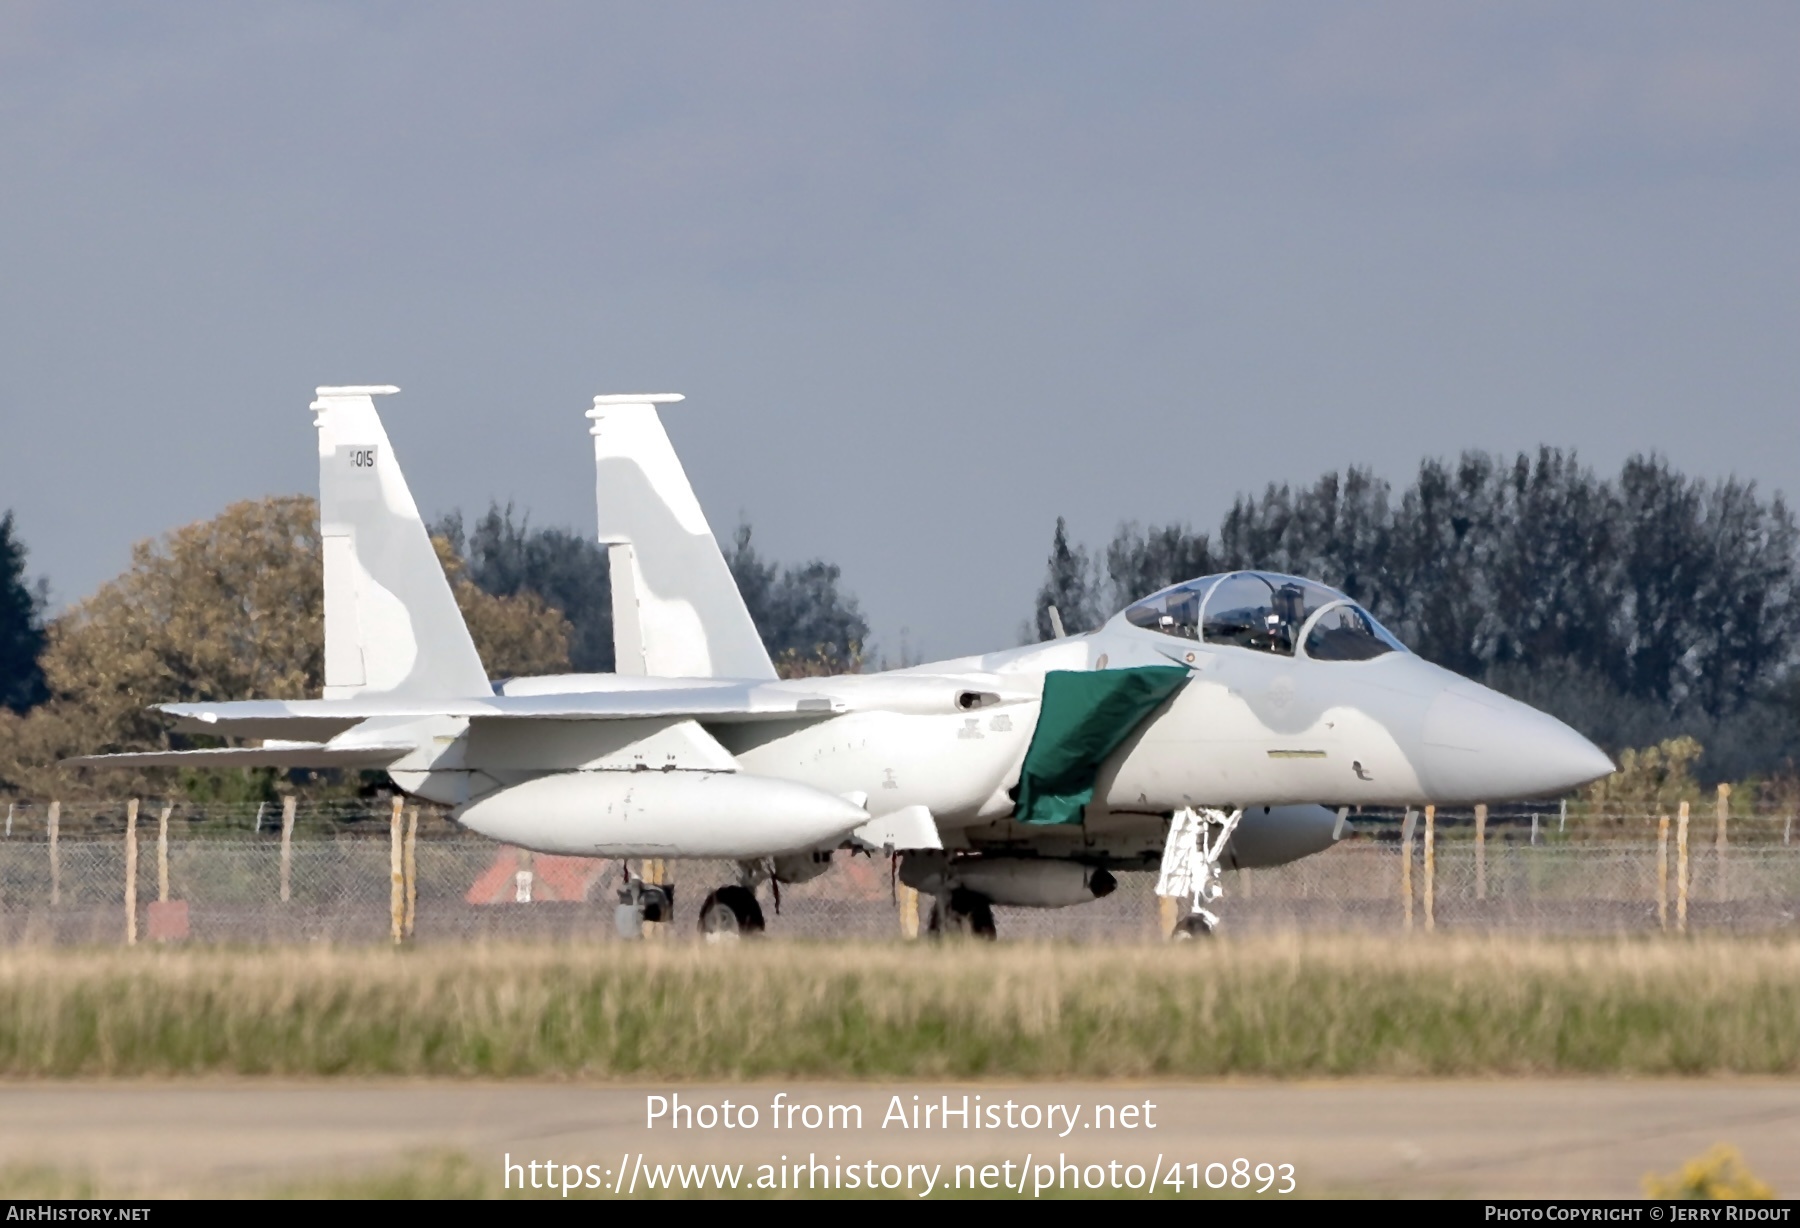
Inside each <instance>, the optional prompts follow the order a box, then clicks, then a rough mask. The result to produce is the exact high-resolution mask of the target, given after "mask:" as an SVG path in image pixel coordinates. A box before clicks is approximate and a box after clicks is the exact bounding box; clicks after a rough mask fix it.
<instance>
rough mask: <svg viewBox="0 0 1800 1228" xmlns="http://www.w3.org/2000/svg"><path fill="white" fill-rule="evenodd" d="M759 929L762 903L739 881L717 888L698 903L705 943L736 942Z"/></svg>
mask: <svg viewBox="0 0 1800 1228" xmlns="http://www.w3.org/2000/svg"><path fill="white" fill-rule="evenodd" d="M762 932H763V911H762V905H761V904H758V903H757V902H756V893H755V892H753V891H751V890H750V888H748V887H746V886H743V885H742V884H740V883H733V884H732V885H731V886H729V887H720V888H719V889H718V890H717V891H715V892H713V893H712V894H710V895H708V896H707V897H706V899H705V900H704V901H703V902H702V903H701V905H700V936H701V937H702V938H704V939H705V940H706V941H707V942H735V941H736V940H737V939H739V938H745V937H750V936H753V935H757V934H760V933H762Z"/></svg>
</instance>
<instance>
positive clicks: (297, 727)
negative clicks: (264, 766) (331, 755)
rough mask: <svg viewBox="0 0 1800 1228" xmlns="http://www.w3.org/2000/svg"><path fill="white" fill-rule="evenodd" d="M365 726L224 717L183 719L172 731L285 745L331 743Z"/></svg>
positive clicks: (346, 719) (349, 719)
mask: <svg viewBox="0 0 1800 1228" xmlns="http://www.w3.org/2000/svg"><path fill="white" fill-rule="evenodd" d="M361 723H362V718H361V717H360V716H328V717H317V716H278V717H273V718H270V717H247V718H245V719H242V720H237V719H233V718H230V717H224V718H220V719H217V720H201V719H198V718H196V717H191V716H184V717H182V718H181V719H180V720H178V721H176V722H175V723H174V724H173V725H172V726H170V728H172V729H173V730H174V731H175V732H176V733H203V734H206V735H207V736H208V737H213V738H278V739H280V740H281V741H283V742H329V741H331V739H333V738H335V737H337V736H338V734H340V733H343V732H344V731H345V730H347V729H351V728H354V727H355V726H357V725H359V724H361Z"/></svg>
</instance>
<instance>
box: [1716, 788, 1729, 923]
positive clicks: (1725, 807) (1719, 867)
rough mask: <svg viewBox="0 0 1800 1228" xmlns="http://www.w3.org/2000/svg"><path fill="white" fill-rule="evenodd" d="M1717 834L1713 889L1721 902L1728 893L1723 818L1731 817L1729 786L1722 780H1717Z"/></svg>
mask: <svg viewBox="0 0 1800 1228" xmlns="http://www.w3.org/2000/svg"><path fill="white" fill-rule="evenodd" d="M1717 808H1718V816H1719V835H1718V838H1717V840H1716V841H1715V842H1714V844H1713V862H1714V865H1715V867H1716V868H1715V872H1714V874H1713V879H1714V884H1713V890H1714V891H1715V892H1716V893H1717V894H1718V897H1719V903H1721V904H1723V903H1724V902H1725V900H1726V897H1727V896H1729V895H1730V892H1729V891H1728V890H1727V885H1726V882H1725V820H1726V819H1728V818H1730V817H1731V786H1730V785H1728V784H1726V783H1725V782H1724V781H1720V782H1719V800H1718V807H1717Z"/></svg>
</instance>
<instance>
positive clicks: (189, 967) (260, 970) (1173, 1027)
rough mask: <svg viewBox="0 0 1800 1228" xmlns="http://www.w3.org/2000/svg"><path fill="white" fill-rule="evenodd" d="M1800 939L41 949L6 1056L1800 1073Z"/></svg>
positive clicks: (591, 1065)
mask: <svg viewBox="0 0 1800 1228" xmlns="http://www.w3.org/2000/svg"><path fill="white" fill-rule="evenodd" d="M1796 1020H1800V942H1796V941H1792V940H1781V941H1770V940H1755V941H1752V940H1729V939H1710V938H1709V939H1700V940H1695V941H1684V942H1683V941H1648V940H1623V939H1621V940H1611V941H1545V940H1520V939H1516V938H1515V939H1476V938H1439V939H1436V940H1415V941H1396V940H1392V939H1377V938H1355V937H1332V938H1319V937H1287V938H1272V939H1267V940H1239V941H1233V942H1226V943H1218V944H1216V945H1215V944H1193V945H1188V946H1182V947H1172V948H1139V949H1131V948H1116V947H1114V948H1106V947H1053V946H1040V947H1033V946H1026V945H1002V946H970V945H959V944H947V945H944V946H941V947H940V946H933V945H917V946H907V945H902V944H897V943H891V944H874V945H851V944H833V945H818V946H814V945H808V944H802V943H779V944H776V943H770V944H766V945H764V944H754V943H745V944H739V945H737V946H734V947H730V948H719V947H700V946H666V947H665V946H658V945H648V944H647V945H637V946H624V945H621V944H608V945H596V946H593V947H578V946H564V947H556V946H544V945H538V946H529V945H519V946H488V947H438V948H434V949H428V950H414V951H398V952H396V951H390V950H381V949H373V950H371V949H345V950H291V949H290V950H205V949H192V950H137V951H118V950H111V951H91V952H88V951H57V950H41V949H40V950H13V951H9V952H6V953H4V954H0V1075H3V1076H11V1077H39V1076H119V1075H185V1074H202V1073H206V1074H214V1073H222V1074H236V1075H288V1076H292V1075H300V1076H313V1075H319V1076H334V1075H431V1076H452V1077H509V1076H538V1077H543V1076H550V1077H573V1076H581V1077H599V1078H608V1077H656V1078H689V1079H702V1078H754V1077H772V1076H810V1077H821V1078H861V1077H873V1076H879V1077H889V1078H892V1077H899V1078H952V1077H953V1078H979V1077H1067V1078H1110V1077H1160V1078H1169V1077H1174V1078H1184V1077H1192V1078H1198V1077H1216V1076H1222V1075H1257V1076H1278V1077H1295V1076H1342V1075H1403V1076H1405V1075H1499V1074H1524V1073H1532V1074H1577V1073H1579V1074H1594V1073H1631V1074H1707V1073H1716V1072H1736V1073H1746V1074H1749V1073H1755V1074H1795V1073H1800V1028H1796V1026H1795V1021H1796Z"/></svg>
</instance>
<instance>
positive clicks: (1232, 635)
mask: <svg viewBox="0 0 1800 1228" xmlns="http://www.w3.org/2000/svg"><path fill="white" fill-rule="evenodd" d="M1125 619H1126V621H1127V622H1129V623H1131V624H1132V625H1133V626H1134V627H1143V628H1144V629H1145V630H1148V631H1159V632H1161V633H1162V634H1164V635H1175V636H1181V637H1183V638H1185V639H1190V640H1201V641H1203V642H1205V643H1208V644H1229V645H1232V646H1235V647H1238V648H1250V649H1254V650H1256V651H1258V652H1270V653H1275V654H1277V655H1280V656H1284V657H1291V656H1294V655H1295V650H1296V649H1300V650H1301V651H1303V652H1304V653H1305V655H1306V656H1308V657H1311V658H1312V659H1313V660H1315V661H1367V660H1368V659H1370V658H1371V657H1378V656H1381V655H1382V654H1383V653H1388V652H1405V651H1406V648H1405V646H1404V645H1402V644H1401V643H1400V641H1399V640H1397V639H1395V638H1394V637H1393V636H1392V635H1389V634H1388V632H1387V631H1386V629H1385V628H1383V627H1382V625H1381V624H1380V623H1378V622H1376V621H1375V620H1374V619H1373V618H1371V617H1370V616H1369V615H1368V614H1367V613H1366V612H1365V611H1364V610H1363V609H1362V608H1361V607H1360V606H1358V605H1357V604H1356V603H1355V602H1353V601H1351V600H1350V599H1349V598H1348V597H1346V596H1344V595H1343V594H1342V593H1340V592H1338V591H1337V590H1336V589H1330V588H1326V587H1325V586H1324V585H1323V584H1315V583H1314V582H1313V581H1311V580H1302V579H1300V578H1299V577H1297V576H1280V575H1273V574H1271V573H1268V572H1261V571H1234V572H1229V573H1226V574H1224V575H1217V576H1202V577H1200V579H1198V580H1189V581H1188V582H1187V583H1185V584H1177V585H1175V586H1174V587H1173V588H1165V589H1164V590H1163V591H1162V592H1160V593H1155V594H1152V595H1151V596H1149V597H1146V598H1144V599H1143V600H1142V601H1140V602H1138V603H1137V604H1136V605H1133V606H1130V607H1129V608H1127V609H1126V611H1125Z"/></svg>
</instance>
